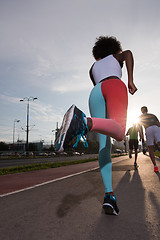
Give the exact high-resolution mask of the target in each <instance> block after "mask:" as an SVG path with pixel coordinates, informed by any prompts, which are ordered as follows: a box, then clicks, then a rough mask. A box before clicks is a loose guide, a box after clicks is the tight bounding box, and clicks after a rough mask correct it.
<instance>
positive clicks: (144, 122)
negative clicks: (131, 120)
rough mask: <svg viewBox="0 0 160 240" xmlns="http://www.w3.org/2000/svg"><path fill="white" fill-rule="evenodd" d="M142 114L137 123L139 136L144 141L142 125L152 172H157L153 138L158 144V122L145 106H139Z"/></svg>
mask: <svg viewBox="0 0 160 240" xmlns="http://www.w3.org/2000/svg"><path fill="white" fill-rule="evenodd" d="M141 112H142V115H141V116H140V117H139V125H140V127H141V138H142V141H143V142H144V135H143V130H142V126H143V127H144V128H145V134H146V144H147V146H148V150H149V156H150V158H151V161H152V163H153V165H154V172H158V166H157V165H156V160H155V155H154V140H155V141H156V143H157V144H158V145H159V146H160V122H159V120H158V118H157V117H156V116H155V115H154V114H151V113H148V109H147V107H146V106H143V107H141Z"/></svg>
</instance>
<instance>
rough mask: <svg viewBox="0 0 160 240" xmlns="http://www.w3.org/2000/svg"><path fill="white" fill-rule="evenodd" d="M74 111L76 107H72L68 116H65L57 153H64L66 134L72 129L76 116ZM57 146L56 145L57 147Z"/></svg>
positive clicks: (67, 113)
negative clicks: (71, 125)
mask: <svg viewBox="0 0 160 240" xmlns="http://www.w3.org/2000/svg"><path fill="white" fill-rule="evenodd" d="M74 109H75V105H72V106H71V107H70V108H69V109H68V111H67V112H66V114H65V115H64V118H63V121H62V127H61V132H60V135H59V137H58V139H57V142H56V144H57V145H59V146H58V148H57V149H56V151H57V152H63V151H64V148H63V144H64V141H65V137H66V133H67V130H68V129H69V127H70V124H71V121H72V118H73V115H74ZM56 144H55V145H56Z"/></svg>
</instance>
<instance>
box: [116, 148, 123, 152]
mask: <svg viewBox="0 0 160 240" xmlns="http://www.w3.org/2000/svg"><path fill="white" fill-rule="evenodd" d="M114 153H122V150H121V149H118V148H117V149H116V150H115V151H114Z"/></svg>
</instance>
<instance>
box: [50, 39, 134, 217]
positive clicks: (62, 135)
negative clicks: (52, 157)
mask: <svg viewBox="0 0 160 240" xmlns="http://www.w3.org/2000/svg"><path fill="white" fill-rule="evenodd" d="M92 53H93V56H94V58H95V60H96V61H95V63H94V64H93V65H92V67H91V69H90V78H91V80H92V82H93V85H94V88H93V89H92V91H91V93H90V97H89V109H90V113H91V117H86V115H85V114H84V113H83V112H82V111H81V110H79V109H78V108H77V107H76V106H75V105H72V106H71V107H70V109H69V110H68V111H67V112H66V114H65V116H64V118H63V122H62V126H61V129H60V131H59V133H58V134H57V137H56V140H55V148H56V151H58V152H61V151H63V150H65V148H66V147H67V146H68V144H69V142H70V141H71V140H72V139H73V137H75V136H77V143H78V141H79V140H80V138H81V137H83V138H84V135H85V134H86V133H87V132H88V131H96V132H97V133H98V135H99V166H100V170H101V175H102V179H103V183H104V190H105V197H104V203H103V209H104V211H105V213H106V214H114V215H118V214H119V209H118V207H117V200H116V195H115V194H114V192H113V189H112V160H111V140H110V137H112V138H114V139H116V140H117V141H122V140H123V139H124V136H125V128H126V118H127V107H128V94H127V88H126V85H125V84H124V83H123V82H122V81H121V76H122V67H123V62H125V64H126V68H127V73H128V90H129V92H130V93H131V94H134V93H135V92H136V90H137V88H136V86H135V85H134V82H133V65H134V60H133V55H132V52H131V51H130V50H126V51H122V47H121V44H120V42H119V41H118V40H117V39H116V38H115V37H108V36H100V37H99V38H97V39H96V42H95V45H94V47H93V49H92ZM77 143H76V144H75V145H74V147H75V146H76V145H77ZM84 143H85V144H86V145H87V143H86V141H85V138H84Z"/></svg>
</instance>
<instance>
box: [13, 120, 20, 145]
mask: <svg viewBox="0 0 160 240" xmlns="http://www.w3.org/2000/svg"><path fill="white" fill-rule="evenodd" d="M19 122H20V120H17V119H14V122H13V148H14V136H15V126H16V123H19Z"/></svg>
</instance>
